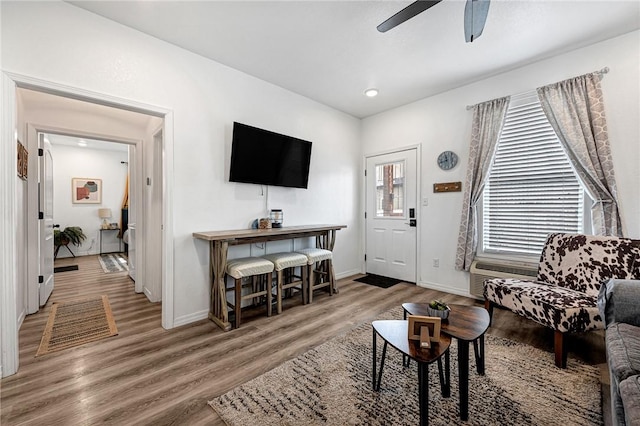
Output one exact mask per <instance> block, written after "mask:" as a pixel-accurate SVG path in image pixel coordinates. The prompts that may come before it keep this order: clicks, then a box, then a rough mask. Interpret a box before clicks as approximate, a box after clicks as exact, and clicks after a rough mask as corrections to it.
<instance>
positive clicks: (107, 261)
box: [98, 253, 129, 273]
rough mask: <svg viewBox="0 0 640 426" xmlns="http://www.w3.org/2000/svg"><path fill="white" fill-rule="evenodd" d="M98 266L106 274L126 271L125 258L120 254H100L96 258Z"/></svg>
mask: <svg viewBox="0 0 640 426" xmlns="http://www.w3.org/2000/svg"><path fill="white" fill-rule="evenodd" d="M98 260H99V261H100V266H102V270H103V271H104V272H106V273H111V272H122V271H128V270H129V265H128V264H127V258H126V257H124V256H123V255H122V254H121V253H109V254H101V255H100V256H98Z"/></svg>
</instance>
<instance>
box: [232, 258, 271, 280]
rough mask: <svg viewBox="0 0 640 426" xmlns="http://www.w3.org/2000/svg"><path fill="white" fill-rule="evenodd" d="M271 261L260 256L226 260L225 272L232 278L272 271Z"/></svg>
mask: <svg viewBox="0 0 640 426" xmlns="http://www.w3.org/2000/svg"><path fill="white" fill-rule="evenodd" d="M273 268H274V266H273V263H272V262H271V261H269V260H267V259H263V258H261V257H241V258H239V259H230V260H228V261H227V274H229V275H231V276H232V277H233V278H236V279H238V278H244V277H251V276H254V275H260V274H268V273H270V272H273Z"/></svg>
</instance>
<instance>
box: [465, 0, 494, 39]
mask: <svg viewBox="0 0 640 426" xmlns="http://www.w3.org/2000/svg"><path fill="white" fill-rule="evenodd" d="M488 14H489V0H467V4H466V5H465V6H464V39H465V40H466V42H467V43H471V42H473V41H474V40H475V39H477V38H478V37H480V36H481V35H482V30H483V29H484V23H485V22H486V21H487V15H488Z"/></svg>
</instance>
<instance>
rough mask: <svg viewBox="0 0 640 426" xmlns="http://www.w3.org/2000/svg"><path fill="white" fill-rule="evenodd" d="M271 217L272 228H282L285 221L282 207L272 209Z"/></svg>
mask: <svg viewBox="0 0 640 426" xmlns="http://www.w3.org/2000/svg"><path fill="white" fill-rule="evenodd" d="M269 218H270V219H271V227H272V228H282V222H283V221H284V213H282V210H281V209H271V212H270V213H269Z"/></svg>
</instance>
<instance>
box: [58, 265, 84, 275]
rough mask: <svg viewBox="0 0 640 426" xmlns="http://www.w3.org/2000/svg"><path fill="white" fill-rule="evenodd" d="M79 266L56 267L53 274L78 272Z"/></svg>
mask: <svg viewBox="0 0 640 426" xmlns="http://www.w3.org/2000/svg"><path fill="white" fill-rule="evenodd" d="M77 270H78V265H69V266H56V267H55V268H53V272H54V273H56V272H69V271H77Z"/></svg>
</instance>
